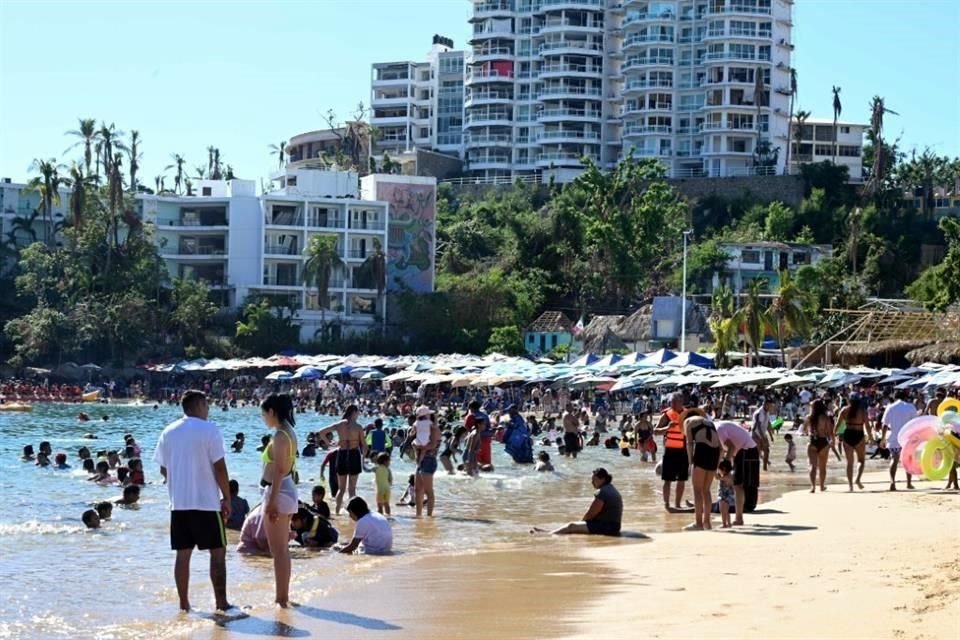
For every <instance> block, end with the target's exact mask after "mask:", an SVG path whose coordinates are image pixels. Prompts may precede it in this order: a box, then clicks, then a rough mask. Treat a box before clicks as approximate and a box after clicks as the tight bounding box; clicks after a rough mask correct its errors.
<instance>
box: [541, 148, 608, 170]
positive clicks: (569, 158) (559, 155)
mask: <svg viewBox="0 0 960 640" xmlns="http://www.w3.org/2000/svg"><path fill="white" fill-rule="evenodd" d="M583 159H587V160H592V161H593V162H600V156H599V155H596V154H591V153H588V154H583V153H572V152H564V151H552V152H546V153H541V154H539V155H538V156H537V165H539V166H540V167H549V166H551V165H558V166H568V167H569V166H575V167H579V166H582V164H583V162H582V160H583Z"/></svg>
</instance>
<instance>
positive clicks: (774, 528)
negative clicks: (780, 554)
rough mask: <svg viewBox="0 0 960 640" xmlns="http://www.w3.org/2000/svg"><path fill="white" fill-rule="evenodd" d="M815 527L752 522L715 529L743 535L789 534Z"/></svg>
mask: <svg viewBox="0 0 960 640" xmlns="http://www.w3.org/2000/svg"><path fill="white" fill-rule="evenodd" d="M815 529H817V527H812V526H809V527H808V526H803V525H793V524H752V525H747V526H745V527H738V528H733V529H716V531H720V532H722V533H735V534H738V535H745V536H789V535H791V534H792V533H794V532H795V531H813V530H815Z"/></svg>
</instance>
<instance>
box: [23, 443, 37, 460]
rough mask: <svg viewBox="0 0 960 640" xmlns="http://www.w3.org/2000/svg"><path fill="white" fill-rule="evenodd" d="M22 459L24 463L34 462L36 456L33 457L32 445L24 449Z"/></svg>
mask: <svg viewBox="0 0 960 640" xmlns="http://www.w3.org/2000/svg"><path fill="white" fill-rule="evenodd" d="M20 459H21V460H23V461H24V462H33V460H34V455H33V445H32V444H28V445H25V446H24V447H23V456H21V458H20Z"/></svg>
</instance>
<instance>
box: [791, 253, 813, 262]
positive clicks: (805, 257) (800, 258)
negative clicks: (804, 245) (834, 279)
mask: <svg viewBox="0 0 960 640" xmlns="http://www.w3.org/2000/svg"><path fill="white" fill-rule="evenodd" d="M793 264H810V255H809V254H806V253H795V254H793Z"/></svg>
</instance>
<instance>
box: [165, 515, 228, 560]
mask: <svg viewBox="0 0 960 640" xmlns="http://www.w3.org/2000/svg"><path fill="white" fill-rule="evenodd" d="M226 546H227V531H226V529H225V528H224V526H223V518H221V517H220V512H219V511H196V510H192V509H191V510H182V511H171V512H170V548H171V549H173V550H174V551H180V550H183V549H193V548H194V547H196V548H197V549H200V550H201V551H206V550H208V549H222V548H224V547H226Z"/></svg>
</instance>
